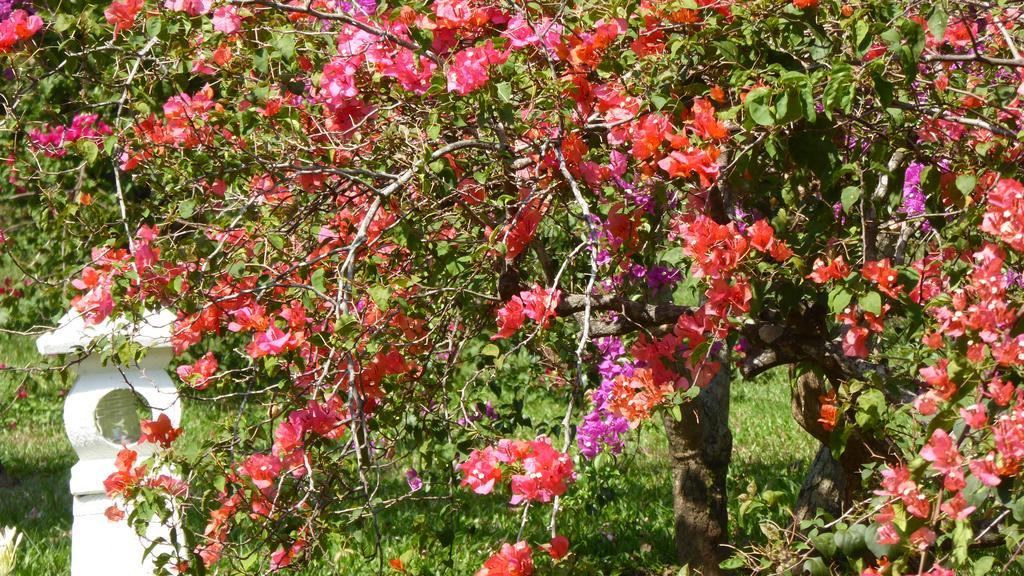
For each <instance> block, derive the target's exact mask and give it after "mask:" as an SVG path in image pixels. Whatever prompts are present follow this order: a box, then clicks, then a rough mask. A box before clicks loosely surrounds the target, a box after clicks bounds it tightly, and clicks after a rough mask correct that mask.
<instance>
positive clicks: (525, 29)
mask: <svg viewBox="0 0 1024 576" xmlns="http://www.w3.org/2000/svg"><path fill="white" fill-rule="evenodd" d="M501 35H502V36H504V37H506V38H508V39H509V46H510V47H512V48H513V49H519V48H526V47H527V46H537V45H539V44H541V43H542V42H543V44H544V46H546V47H547V48H548V49H549V50H552V51H553V50H554V49H555V47H556V46H558V44H559V42H560V41H561V37H562V25H561V24H558V23H555V22H553V21H552V20H551V18H547V17H545V18H541V19H539V20H537V21H536V22H533V23H530V22H527V21H526V19H525V18H523V17H522V16H518V15H516V16H513V17H512V18H511V19H510V20H509V21H508V24H507V25H506V28H505V31H504V32H502V34H501Z"/></svg>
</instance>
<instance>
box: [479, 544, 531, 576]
mask: <svg viewBox="0 0 1024 576" xmlns="http://www.w3.org/2000/svg"><path fill="white" fill-rule="evenodd" d="M531 574H533V550H532V549H531V548H530V545H529V544H527V543H526V542H516V543H515V545H512V544H502V545H501V551H499V552H498V553H497V554H495V555H493V556H491V557H490V558H488V559H487V561H486V562H484V565H483V568H481V569H480V570H478V571H477V573H476V576H530V575H531Z"/></svg>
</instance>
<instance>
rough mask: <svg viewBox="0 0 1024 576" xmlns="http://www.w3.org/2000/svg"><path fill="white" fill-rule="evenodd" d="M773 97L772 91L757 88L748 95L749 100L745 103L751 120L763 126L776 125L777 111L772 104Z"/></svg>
mask: <svg viewBox="0 0 1024 576" xmlns="http://www.w3.org/2000/svg"><path fill="white" fill-rule="evenodd" d="M771 96H772V93H771V90H769V89H767V88H755V89H753V90H751V91H750V92H748V93H747V99H746V100H745V101H744V102H743V106H744V107H746V109H747V113H748V114H750V118H751V120H753V121H754V122H757V123H758V124H760V125H761V126H771V125H773V124H775V109H774V107H773V106H772V104H771Z"/></svg>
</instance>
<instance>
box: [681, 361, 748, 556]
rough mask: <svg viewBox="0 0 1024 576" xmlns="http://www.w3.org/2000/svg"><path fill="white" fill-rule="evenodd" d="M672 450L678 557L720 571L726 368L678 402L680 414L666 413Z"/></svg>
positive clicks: (727, 442)
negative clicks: (686, 400)
mask: <svg viewBox="0 0 1024 576" xmlns="http://www.w3.org/2000/svg"><path fill="white" fill-rule="evenodd" d="M665 432H666V434H667V436H668V444H669V450H670V451H671V455H672V498H673V504H674V506H673V508H674V512H675V529H676V535H675V536H676V551H677V553H678V555H679V561H680V562H681V563H683V564H689V566H690V568H692V569H694V570H696V571H698V572H699V573H700V574H703V575H704V576H713V575H718V574H722V573H723V571H722V570H721V569H720V568H719V567H718V564H719V562H721V561H722V560H724V559H725V556H726V553H727V550H726V549H725V548H724V547H723V544H725V541H726V538H727V537H728V510H727V508H726V502H727V499H728V493H727V492H726V475H727V474H728V471H729V460H730V459H731V457H732V433H731V432H730V431H729V369H728V366H722V368H721V370H719V372H718V375H717V376H715V378H713V379H712V380H711V383H710V384H708V386H707V388H705V389H703V390H701V393H700V394H699V395H698V396H697V397H696V398H695V399H694V400H693V401H691V402H689V403H687V404H684V405H683V406H682V419H681V420H680V421H676V419H675V418H673V417H672V416H671V415H666V416H665Z"/></svg>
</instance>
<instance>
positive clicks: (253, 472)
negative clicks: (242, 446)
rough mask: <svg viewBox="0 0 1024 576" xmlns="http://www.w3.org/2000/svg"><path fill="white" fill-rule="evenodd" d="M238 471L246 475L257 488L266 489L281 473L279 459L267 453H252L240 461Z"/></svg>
mask: <svg viewBox="0 0 1024 576" xmlns="http://www.w3.org/2000/svg"><path fill="white" fill-rule="evenodd" d="M239 472H241V473H242V474H243V475H245V476H248V477H249V478H250V479H251V480H252V483H253V484H255V485H256V487H257V488H259V489H260V490H266V489H267V488H270V487H271V486H273V485H274V480H276V479H277V476H278V475H279V474H280V473H281V461H280V460H279V459H277V458H276V457H275V456H271V455H269V454H253V455H252V456H249V458H248V459H247V460H246V461H245V462H244V463H242V466H241V468H240V469H239Z"/></svg>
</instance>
